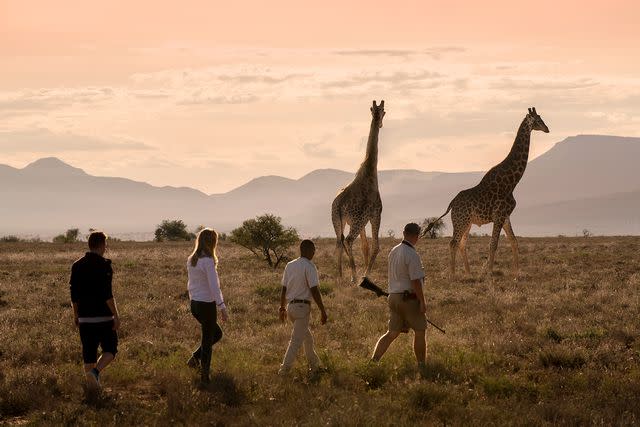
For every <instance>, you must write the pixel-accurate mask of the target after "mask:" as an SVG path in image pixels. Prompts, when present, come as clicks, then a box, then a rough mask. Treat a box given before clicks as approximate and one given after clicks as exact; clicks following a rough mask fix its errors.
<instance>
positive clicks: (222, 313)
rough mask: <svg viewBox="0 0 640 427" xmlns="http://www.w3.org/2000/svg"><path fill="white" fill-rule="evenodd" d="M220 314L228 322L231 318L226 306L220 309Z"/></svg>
mask: <svg viewBox="0 0 640 427" xmlns="http://www.w3.org/2000/svg"><path fill="white" fill-rule="evenodd" d="M220 314H221V317H222V321H223V322H227V321H228V320H229V313H227V309H226V308H223V309H222V310H220Z"/></svg>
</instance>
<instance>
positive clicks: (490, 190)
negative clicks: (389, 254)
mask: <svg viewBox="0 0 640 427" xmlns="http://www.w3.org/2000/svg"><path fill="white" fill-rule="evenodd" d="M533 130H539V131H542V132H544V133H549V128H548V127H547V125H546V124H545V123H544V121H543V120H542V117H540V116H539V115H538V113H536V109H535V108H529V113H528V114H527V115H526V116H525V118H524V120H522V123H521V124H520V128H519V129H518V134H517V135H516V138H515V141H514V142H513V146H512V147H511V151H510V152H509V154H508V155H507V157H506V158H505V159H504V160H503V161H502V162H500V163H498V164H497V165H496V166H494V167H493V168H491V169H490V170H489V172H487V173H486V174H485V176H484V177H483V178H482V181H480V183H479V184H478V185H476V186H475V187H473V188H469V189H467V190H463V191H461V192H459V193H458V195H457V196H456V197H454V198H453V200H452V201H451V203H449V207H448V208H447V211H446V212H445V213H444V214H443V215H442V216H441V217H440V218H438V220H440V219H441V218H442V217H444V216H445V215H446V214H448V213H449V211H451V222H452V223H453V238H452V239H451V242H450V243H449V247H450V251H451V275H452V276H454V275H455V270H456V252H457V251H458V249H460V252H461V254H462V258H463V260H464V269H465V271H466V273H467V274H470V273H471V271H470V269H469V261H468V259H467V250H466V243H467V236H468V234H469V229H470V228H471V225H472V224H475V225H484V224H488V223H490V222H493V233H492V235H491V244H490V246H489V260H488V263H487V273H489V274H491V273H492V272H493V260H494V256H495V253H496V249H497V248H498V239H499V238H500V232H501V231H502V229H503V228H504V231H505V233H506V234H507V237H508V238H509V240H510V242H511V251H512V252H513V271H514V275H516V276H517V274H518V241H517V240H516V236H515V234H514V233H513V228H512V226H511V220H510V215H511V213H512V212H513V210H514V209H515V207H516V199H515V198H514V197H513V190H514V189H515V188H516V185H517V184H518V182H519V181H520V178H522V175H523V174H524V170H525V168H526V167H527V160H528V159H529V143H530V140H531V131H533ZM436 221H437V220H436ZM436 221H434V222H432V223H431V224H429V225H428V226H427V228H426V229H425V231H424V234H426V233H427V232H428V231H429V230H430V229H431V227H432V226H433V224H434V223H435V222H436Z"/></svg>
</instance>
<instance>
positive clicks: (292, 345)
mask: <svg viewBox="0 0 640 427" xmlns="http://www.w3.org/2000/svg"><path fill="white" fill-rule="evenodd" d="M303 305H304V304H289V305H288V307H287V315H288V317H289V320H290V321H291V323H293V330H292V331H291V339H290V340H289V346H288V347H287V351H286V352H285V354H284V359H283V360H282V365H280V371H279V372H280V374H286V373H287V372H288V371H289V370H290V369H291V367H292V366H293V362H294V361H295V359H296V355H297V354H298V350H300V346H301V345H302V343H303V342H304V340H305V338H306V335H307V330H308V328H309V319H308V318H307V321H306V322H305V321H304V308H303V307H301V306H303Z"/></svg>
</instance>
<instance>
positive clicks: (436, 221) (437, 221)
mask: <svg viewBox="0 0 640 427" xmlns="http://www.w3.org/2000/svg"><path fill="white" fill-rule="evenodd" d="M429 224H432V225H431V229H430V230H429V231H428V233H427V234H428V235H429V238H430V239H435V238H438V237H440V236H442V233H443V231H444V229H445V228H447V224H445V223H444V220H443V219H442V218H438V217H437V216H432V217H429V218H425V220H424V221H423V222H422V227H423V228H424V227H427V226H428V225H429Z"/></svg>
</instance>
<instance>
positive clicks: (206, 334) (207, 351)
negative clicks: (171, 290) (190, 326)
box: [191, 301, 222, 378]
mask: <svg viewBox="0 0 640 427" xmlns="http://www.w3.org/2000/svg"><path fill="white" fill-rule="evenodd" d="M191 314H193V317H195V318H196V320H197V321H198V322H199V323H200V326H201V328H202V342H201V343H200V347H198V348H197V349H196V351H194V352H193V357H195V358H196V359H198V360H200V365H201V366H202V376H203V377H207V378H208V377H209V370H210V367H211V348H212V347H213V345H214V344H215V343H217V342H218V341H220V339H221V338H222V329H220V326H219V325H218V313H217V310H216V303H215V302H202V301H191Z"/></svg>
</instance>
